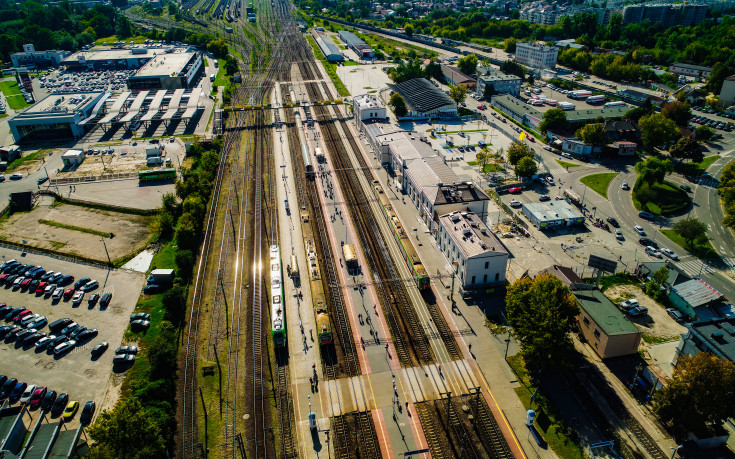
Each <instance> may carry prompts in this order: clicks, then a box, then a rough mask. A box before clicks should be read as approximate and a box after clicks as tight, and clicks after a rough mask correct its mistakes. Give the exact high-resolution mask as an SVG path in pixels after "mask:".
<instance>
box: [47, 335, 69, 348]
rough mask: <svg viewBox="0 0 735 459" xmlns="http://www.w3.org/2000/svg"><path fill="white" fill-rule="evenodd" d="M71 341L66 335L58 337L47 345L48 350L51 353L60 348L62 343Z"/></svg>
mask: <svg viewBox="0 0 735 459" xmlns="http://www.w3.org/2000/svg"><path fill="white" fill-rule="evenodd" d="M67 341H69V337H68V336H65V335H61V336H57V337H56V338H54V339H52V340H51V341H49V342H48V344H47V345H46V348H47V349H49V351H53V349H54V348H55V347H56V346H58V345H59V344H61V343H65V342H67Z"/></svg>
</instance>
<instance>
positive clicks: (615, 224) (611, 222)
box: [607, 217, 620, 228]
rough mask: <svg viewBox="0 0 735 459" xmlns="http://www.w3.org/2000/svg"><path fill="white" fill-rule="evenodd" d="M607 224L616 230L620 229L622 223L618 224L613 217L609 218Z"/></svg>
mask: <svg viewBox="0 0 735 459" xmlns="http://www.w3.org/2000/svg"><path fill="white" fill-rule="evenodd" d="M607 222H608V223H609V224H611V225H612V226H614V227H615V228H620V223H618V221H617V220H615V219H614V218H613V217H607Z"/></svg>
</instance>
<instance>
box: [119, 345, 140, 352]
mask: <svg viewBox="0 0 735 459" xmlns="http://www.w3.org/2000/svg"><path fill="white" fill-rule="evenodd" d="M137 353H138V347H137V346H120V347H118V348H117V349H115V354H137Z"/></svg>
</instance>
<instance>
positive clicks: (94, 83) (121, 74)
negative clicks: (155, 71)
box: [38, 69, 137, 93]
mask: <svg viewBox="0 0 735 459" xmlns="http://www.w3.org/2000/svg"><path fill="white" fill-rule="evenodd" d="M136 72H137V70H132V69H131V70H104V71H99V72H71V71H65V70H54V71H53V72H50V73H48V74H46V75H43V76H41V77H39V78H38V81H39V87H40V88H42V89H43V90H45V91H46V92H47V93H51V92H62V93H67V92H68V93H73V92H79V91H110V92H112V91H121V90H123V89H124V88H125V83H126V81H127V78H128V77H129V76H131V75H134V74H135V73H136Z"/></svg>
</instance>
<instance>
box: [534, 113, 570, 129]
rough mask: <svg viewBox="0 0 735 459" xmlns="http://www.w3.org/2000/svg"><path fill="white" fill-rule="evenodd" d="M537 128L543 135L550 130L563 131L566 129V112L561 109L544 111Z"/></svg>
mask: <svg viewBox="0 0 735 459" xmlns="http://www.w3.org/2000/svg"><path fill="white" fill-rule="evenodd" d="M538 127H539V129H540V130H541V132H542V133H544V134H545V133H546V132H547V131H549V130H550V129H564V128H565V127H567V112H565V111H564V110H562V109H561V108H551V109H549V110H546V113H544V116H543V118H541V123H540V124H539V126H538Z"/></svg>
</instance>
